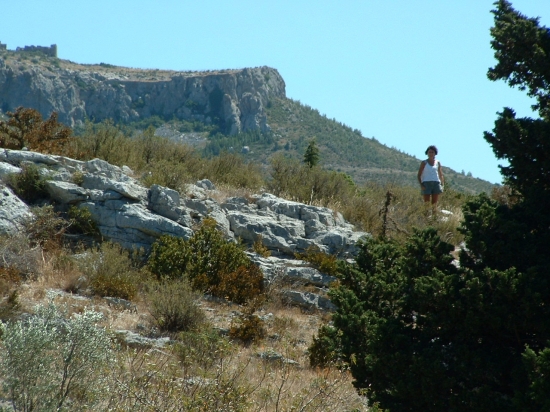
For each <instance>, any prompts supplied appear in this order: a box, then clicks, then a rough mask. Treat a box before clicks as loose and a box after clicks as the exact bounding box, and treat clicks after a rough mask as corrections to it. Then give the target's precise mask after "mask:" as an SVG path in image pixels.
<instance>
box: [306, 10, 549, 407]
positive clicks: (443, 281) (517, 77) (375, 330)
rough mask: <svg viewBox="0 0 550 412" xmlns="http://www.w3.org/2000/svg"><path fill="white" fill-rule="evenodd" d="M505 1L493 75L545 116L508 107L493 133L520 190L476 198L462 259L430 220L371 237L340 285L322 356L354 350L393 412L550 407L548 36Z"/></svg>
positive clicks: (348, 355)
mask: <svg viewBox="0 0 550 412" xmlns="http://www.w3.org/2000/svg"><path fill="white" fill-rule="evenodd" d="M495 5H496V9H495V10H493V14H494V17H495V25H494V27H493V28H492V30H491V34H492V37H493V41H492V43H491V44H492V47H493V49H494V50H495V57H496V59H497V62H498V63H497V65H496V66H495V67H494V68H491V69H490V70H489V73H488V76H489V78H490V79H491V80H499V79H503V80H505V81H507V82H508V84H510V86H518V87H519V88H520V89H522V90H527V92H528V94H529V95H530V96H532V97H534V98H535V99H536V104H535V105H534V106H533V108H534V110H536V111H537V113H538V116H539V117H538V118H516V115H515V113H514V111H513V110H512V109H509V108H505V109H504V110H503V111H502V112H501V113H499V116H498V118H497V120H496V121H495V128H494V129H493V131H492V132H490V133H489V132H487V133H485V139H486V140H487V141H488V142H489V143H490V144H491V146H492V148H493V151H494V152H495V154H496V156H497V157H498V158H502V159H506V160H507V161H508V163H509V165H508V166H505V167H502V168H501V171H502V175H503V177H504V179H505V182H506V184H507V185H508V186H509V187H510V188H511V190H512V193H513V195H514V198H513V199H509V200H510V201H496V200H493V199H491V198H489V197H488V196H486V195H482V196H479V197H477V198H475V199H473V200H472V201H470V202H468V203H467V204H466V206H465V208H464V210H463V212H464V221H463V223H462V226H461V231H462V232H463V234H464V236H465V241H466V246H467V248H466V249H465V250H464V251H462V252H461V255H460V265H459V266H458V267H455V266H454V265H453V264H452V263H451V261H452V258H451V256H450V254H449V253H450V251H451V249H452V246H451V245H448V244H446V243H445V242H443V241H441V239H440V238H439V237H438V235H437V233H436V232H435V231H434V230H433V229H426V230H424V231H416V232H415V233H414V234H413V235H412V236H411V237H410V238H409V240H408V242H407V243H406V244H405V245H399V244H396V243H393V242H391V241H386V240H369V241H368V242H366V243H365V244H364V245H363V246H362V248H361V251H360V254H359V256H358V258H357V261H356V263H355V264H353V265H349V264H346V265H343V266H342V269H341V273H340V275H339V276H340V282H339V284H338V285H337V286H336V287H335V288H333V289H331V291H330V296H331V299H332V300H333V302H334V303H335V304H336V305H337V306H338V310H337V311H336V313H335V314H334V317H333V325H332V327H333V328H334V329H333V330H330V331H329V330H327V329H326V327H325V329H324V330H323V331H321V332H320V336H321V337H322V339H323V340H324V341H326V340H331V342H328V343H327V344H326V345H325V346H326V347H330V348H331V350H330V351H328V352H327V351H325V352H326V353H322V354H321V355H323V356H318V357H317V358H315V359H316V360H317V361H320V360H324V359H325V358H326V357H327V356H330V355H331V354H334V356H338V357H341V358H342V359H344V360H345V361H346V362H347V363H348V364H349V366H350V369H351V371H352V374H353V376H354V378H355V385H356V386H357V388H358V389H362V390H364V391H365V392H366V394H367V396H369V398H370V399H371V400H372V401H375V402H379V404H380V407H382V408H384V409H387V410H389V411H392V412H394V411H497V410H498V411H501V412H502V411H510V412H512V411H513V412H516V411H546V410H550V31H549V30H548V29H547V28H546V27H541V26H540V25H539V21H538V19H531V18H527V17H525V16H523V15H522V14H520V13H518V12H517V11H516V10H514V9H513V8H512V6H511V4H510V3H509V2H507V1H505V0H500V1H498V2H496V3H495ZM318 339H319V338H318ZM336 345H337V346H338V347H335V346H336ZM312 348H313V349H315V345H314V346H313V347H312Z"/></svg>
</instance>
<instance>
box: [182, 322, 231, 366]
mask: <svg viewBox="0 0 550 412" xmlns="http://www.w3.org/2000/svg"><path fill="white" fill-rule="evenodd" d="M233 351H234V348H233V346H232V345H231V343H230V342H229V340H228V339H227V338H225V337H223V336H220V334H219V332H218V331H216V330H214V329H212V328H203V329H202V330H196V331H187V332H181V333H180V334H178V342H177V343H176V345H175V346H174V353H175V354H176V355H177V356H178V358H179V359H180V361H181V363H182V364H183V365H184V366H185V368H187V369H188V370H189V369H191V368H198V369H200V370H202V371H206V370H210V369H211V368H213V367H215V366H216V364H217V363H218V362H219V361H220V360H223V359H225V358H226V357H227V356H229V355H230V354H231V353H232V352H233Z"/></svg>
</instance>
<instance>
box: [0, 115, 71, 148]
mask: <svg viewBox="0 0 550 412" xmlns="http://www.w3.org/2000/svg"><path fill="white" fill-rule="evenodd" d="M6 114H7V116H8V117H9V119H8V121H7V122H5V121H0V147H4V148H7V149H15V150H21V149H23V148H24V147H26V148H28V149H29V150H33V151H37V152H42V153H59V152H62V151H63V148H64V147H65V146H66V145H67V144H68V143H69V142H70V141H71V135H72V130H71V129H70V128H69V127H67V126H65V125H63V124H62V123H59V122H58V121H57V118H58V116H57V113H56V112H53V113H52V114H51V115H50V117H49V119H47V120H45V121H43V120H42V116H41V115H40V113H38V112H37V111H36V110H34V109H28V108H24V107H18V108H17V109H16V110H15V112H7V113H6Z"/></svg>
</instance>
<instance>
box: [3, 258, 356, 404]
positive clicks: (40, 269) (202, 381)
mask: <svg viewBox="0 0 550 412" xmlns="http://www.w3.org/2000/svg"><path fill="white" fill-rule="evenodd" d="M34 256H35V259H36V260H37V262H33V264H32V266H33V267H34V268H35V271H36V273H35V274H34V275H33V276H32V277H29V278H27V279H25V280H24V281H22V282H19V283H15V282H14V283H13V284H11V287H12V289H13V288H16V289H17V291H18V313H22V312H23V313H24V312H26V313H32V312H33V311H34V309H35V307H36V305H38V304H45V303H46V302H47V301H48V300H49V299H52V297H53V299H54V302H56V303H57V304H59V305H62V306H63V307H65V308H66V309H67V311H68V314H69V315H70V314H72V313H82V312H83V311H84V309H85V308H91V309H94V310H96V311H98V312H101V313H102V314H103V315H104V320H103V322H102V325H103V326H105V327H107V328H109V329H111V330H119V329H125V330H131V331H141V333H142V334H143V333H145V334H147V333H148V332H150V331H151V330H152V329H153V327H154V321H153V319H152V317H151V315H150V313H149V310H148V306H147V300H146V299H145V296H144V295H143V292H139V293H138V296H136V298H135V299H134V300H133V302H132V303H134V304H135V305H136V307H137V312H134V311H129V310H123V309H121V308H115V307H111V306H109V305H108V303H107V301H106V300H105V299H103V298H101V297H98V296H90V295H80V294H78V293H72V292H71V290H72V291H73V292H74V290H75V289H74V285H75V284H77V283H78V279H79V278H80V277H81V276H82V273H81V271H80V270H79V266H78V264H76V263H75V262H74V259H73V258H72V255H71V252H70V251H69V250H66V249H63V248H62V247H59V248H58V249H50V250H49V251H48V252H44V253H42V251H40V253H35V254H34ZM5 298H6V297H3V299H4V300H5ZM200 308H201V310H202V311H203V312H204V314H205V315H206V317H207V318H208V319H207V323H206V324H205V325H209V326H205V327H208V328H218V329H219V330H228V329H229V328H230V326H231V322H232V321H233V320H234V319H235V318H236V316H238V314H239V313H242V312H243V311H244V309H243V308H242V307H241V306H238V305H235V304H232V303H228V302H222V301H215V300H212V299H206V298H205V299H202V300H201V302H200ZM256 314H257V315H258V316H260V317H261V318H262V319H263V320H264V323H265V327H266V330H267V334H266V336H267V337H266V338H265V339H263V340H261V341H259V342H256V343H252V344H251V345H248V346H243V345H241V344H240V343H238V342H230V341H228V340H226V339H225V338H222V337H219V338H218V339H222V340H223V341H225V342H226V343H225V345H228V348H229V349H228V350H227V351H226V352H216V353H217V354H215V353H211V354H209V355H212V360H211V361H209V362H206V363H205V359H204V357H203V359H202V360H200V361H199V360H198V359H197V360H194V361H193V363H192V364H184V363H182V362H181V360H180V359H179V358H178V356H177V353H176V352H173V350H172V349H171V348H170V347H166V348H165V349H164V350H161V351H159V350H155V351H152V352H151V351H147V350H145V351H142V350H138V351H137V352H135V351H132V350H130V349H124V348H121V349H120V350H119V353H118V358H119V362H118V364H117V365H118V366H117V367H116V368H112V370H111V371H110V373H111V374H112V375H111V376H110V379H112V381H113V384H112V388H113V392H111V395H112V398H111V399H106V400H105V402H106V404H105V408H107V407H109V405H107V404H109V403H110V402H112V403H111V406H112V405H113V404H115V403H116V405H117V407H118V409H117V410H135V411H140V410H143V411H145V410H150V407H151V405H156V407H157V408H158V410H166V411H170V410H178V408H179V409H181V408H188V409H185V410H197V411H207V410H216V411H223V410H227V411H233V410H234V411H237V410H239V411H290V410H302V411H327V410H331V411H332V410H334V411H340V410H342V411H344V410H366V407H365V405H364V404H363V400H362V398H361V397H360V396H359V395H358V394H357V393H356V391H355V389H354V388H353V386H352V384H351V382H352V378H351V376H350V375H349V373H347V372H345V371H339V370H337V369H324V370H314V369H311V368H310V367H309V359H308V352H307V350H308V347H309V345H310V344H311V342H312V338H313V336H314V335H315V334H316V333H317V330H318V328H319V326H320V325H321V323H322V322H325V321H327V320H328V318H327V317H328V316H329V315H327V314H326V313H322V312H317V313H314V312H304V311H302V310H300V309H298V308H294V307H289V306H286V305H285V304H284V303H282V301H279V300H277V299H270V300H269V301H268V302H267V303H265V304H264V306H263V307H262V308H261V309H259V310H257V311H256ZM5 320H6V319H5ZM212 330H216V329H212ZM186 365H187V366H186ZM144 376H149V377H150V378H148V379H149V380H148V381H146V383H144V382H145V381H143V377H144ZM175 382H179V383H178V384H175ZM186 382H187V383H186ZM189 382H194V383H193V384H190V383H189ZM212 382H217V383H216V390H213V387H212ZM178 385H179V386H178ZM178 388H179V390H181V392H175V389H178ZM182 394H183V395H182ZM138 395H139V396H142V398H141V399H142V400H146V401H147V403H148V404H149V406H146V404H145V403H144V404H140V403H139V402H137V403H136V396H138ZM144 402H145V401H144ZM185 402H187V403H185ZM189 405H194V406H193V407H190V406H189ZM200 405H202V406H200ZM228 405H234V406H235V408H233V409H232V407H229V406H228ZM237 405H240V406H239V407H237Z"/></svg>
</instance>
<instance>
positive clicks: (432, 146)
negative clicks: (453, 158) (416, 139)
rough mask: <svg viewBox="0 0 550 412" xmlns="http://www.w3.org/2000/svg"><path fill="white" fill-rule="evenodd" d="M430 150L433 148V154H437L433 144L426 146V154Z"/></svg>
mask: <svg viewBox="0 0 550 412" xmlns="http://www.w3.org/2000/svg"><path fill="white" fill-rule="evenodd" d="M430 150H433V151H434V152H435V154H437V147H435V146H434V145H433V144H432V145H431V146H428V148H427V149H426V154H428V152H429V151H430Z"/></svg>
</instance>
